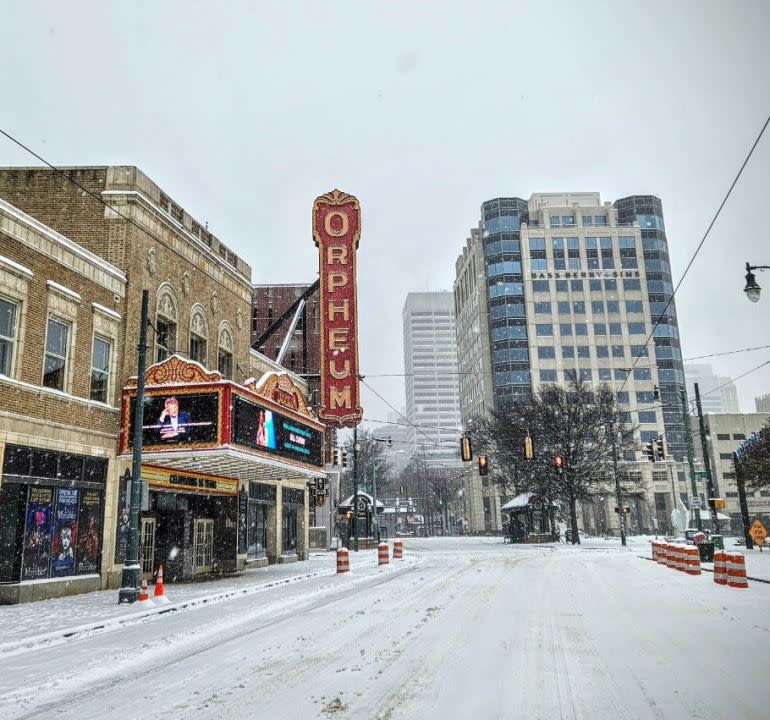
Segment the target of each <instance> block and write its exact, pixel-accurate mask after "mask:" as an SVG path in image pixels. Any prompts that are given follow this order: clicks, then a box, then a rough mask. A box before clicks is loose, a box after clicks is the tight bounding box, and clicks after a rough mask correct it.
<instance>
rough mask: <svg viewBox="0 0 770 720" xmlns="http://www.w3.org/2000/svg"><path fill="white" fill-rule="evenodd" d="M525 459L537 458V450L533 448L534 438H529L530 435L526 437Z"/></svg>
mask: <svg viewBox="0 0 770 720" xmlns="http://www.w3.org/2000/svg"><path fill="white" fill-rule="evenodd" d="M524 457H525V458H526V459H527V460H532V458H534V457H535V450H534V448H533V447H532V438H531V437H530V436H529V433H527V434H526V436H525V437H524Z"/></svg>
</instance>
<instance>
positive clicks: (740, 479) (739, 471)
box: [733, 453, 754, 550]
mask: <svg viewBox="0 0 770 720" xmlns="http://www.w3.org/2000/svg"><path fill="white" fill-rule="evenodd" d="M733 466H734V467H735V484H736V485H737V486H738V503H739V504H740V506H741V521H742V522H743V537H744V540H745V542H746V549H747V550H751V549H752V548H753V547H754V538H753V537H751V533H750V532H749V528H750V527H751V526H750V525H749V503H748V500H747V499H746V478H745V477H744V475H743V465H742V464H741V463H740V462H739V461H738V456H737V455H736V454H735V453H733Z"/></svg>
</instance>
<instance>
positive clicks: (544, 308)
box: [535, 302, 551, 315]
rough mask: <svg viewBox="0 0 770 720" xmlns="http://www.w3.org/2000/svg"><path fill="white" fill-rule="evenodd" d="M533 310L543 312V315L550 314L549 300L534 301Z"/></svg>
mask: <svg viewBox="0 0 770 720" xmlns="http://www.w3.org/2000/svg"><path fill="white" fill-rule="evenodd" d="M535 312H536V313H540V314H543V315H550V314H551V303H549V302H536V303H535Z"/></svg>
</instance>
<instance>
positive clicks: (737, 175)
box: [620, 115, 770, 391]
mask: <svg viewBox="0 0 770 720" xmlns="http://www.w3.org/2000/svg"><path fill="white" fill-rule="evenodd" d="M768 124H770V115H768V116H767V119H766V120H765V123H764V125H762V129H761V130H760V131H759V135H757V138H756V140H754V144H753V145H752V146H751V149H750V150H749V154H748V155H747V156H746V159H745V160H744V161H743V163H742V165H741V167H740V169H739V170H738V173H737V174H736V176H735V178H734V179H733V181H732V183H730V187H729V188H728V190H727V193H725V196H724V198H723V199H722V202H721V203H720V204H719V207H718V208H717V211H716V213H714V217H713V218H712V219H711V222H710V223H709V225H708V227H707V228H706V232H705V233H703V237H702V238H701V240H700V242H699V243H698V247H696V248H695V252H694V253H693V254H692V257H691V258H690V261H689V262H688V263H687V266H686V267H685V269H684V272H683V273H682V277H680V278H679V282H678V283H677V284H676V287H675V288H674V291H673V293H672V294H671V297H670V298H669V299H668V302H667V303H666V306H665V307H664V308H663V311H662V312H661V313H660V314H659V315H658V319H657V320H656V321H655V324H654V325H653V327H652V330H651V331H650V334H649V335H648V336H647V339H646V340H645V341H644V345H643V348H645V349H646V348H647V345H648V344H649V342H650V340H651V339H652V337H653V335H654V334H655V330H657V329H658V326H659V325H660V323H661V320H662V319H663V317H664V316H665V315H666V312H667V311H668V308H669V307H670V305H671V303H672V302H673V301H674V298H675V297H676V293H677V291H678V290H679V288H680V287H681V285H682V283H683V282H684V279H685V278H686V277H687V273H689V272H690V268H691V267H692V265H693V263H694V262H695V258H697V257H698V253H700V251H701V248H702V247H703V244H704V243H705V242H706V239H707V238H708V236H709V234H710V233H711V229H712V228H713V227H714V225H715V224H716V221H717V219H718V218H719V215H720V214H721V212H722V208H724V206H725V205H726V204H727V201H728V199H729V198H730V195H732V192H733V188H735V186H736V184H737V183H738V180H739V179H740V177H741V175H742V174H743V171H744V169H745V168H746V165H748V163H749V160H750V159H751V156H752V155H753V154H754V150H755V149H756V147H757V145H758V144H759V141H760V140H761V139H762V136H763V135H764V134H765V130H766V129H767V126H768ZM645 355H646V353H645ZM641 357H643V356H642V354H641V352H640V353H639V354H637V356H636V357H635V358H634V364H633V365H632V366H631V368H632V369H633V368H635V367H636V364H637V363H638V362H639V359H640V358H641ZM630 375H631V373H629V374H628V375H627V376H626V379H625V380H624V381H623V385H622V386H621V388H620V390H621V391H622V390H623V388H624V387H625V386H626V383H627V382H628V378H629V376H630Z"/></svg>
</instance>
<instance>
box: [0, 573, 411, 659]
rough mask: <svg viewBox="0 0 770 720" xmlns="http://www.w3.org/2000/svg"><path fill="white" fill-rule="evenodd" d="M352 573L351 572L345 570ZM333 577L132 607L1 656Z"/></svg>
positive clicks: (3, 649) (7, 648)
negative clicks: (129, 611) (136, 607)
mask: <svg viewBox="0 0 770 720" xmlns="http://www.w3.org/2000/svg"><path fill="white" fill-rule="evenodd" d="M417 562H418V560H417V558H415V559H414V561H413V562H410V563H405V564H404V565H407V564H408V565H412V566H413V565H416V564H417ZM393 567H394V569H396V568H398V565H395V566H393ZM347 574H349V575H350V574H352V573H347ZM326 576H328V577H329V578H334V577H336V576H337V573H336V570H335V569H331V570H316V571H314V572H310V573H305V574H303V575H294V576H292V577H288V578H285V579H279V580H272V581H270V582H267V583H261V584H259V585H249V586H247V587H243V588H238V589H236V590H228V591H225V592H220V593H216V594H214V595H206V596H202V597H197V598H190V599H189V600H180V601H179V602H172V603H169V604H165V605H160V606H156V607H150V608H147V609H144V610H139V611H134V612H131V613H125V614H123V615H117V616H115V617H111V618H109V619H107V620H102V621H98V620H97V621H93V622H90V623H87V624H83V625H76V626H74V627H70V628H64V629H62V630H57V631H55V632H49V633H42V634H40V635H33V636H28V637H25V638H19V639H18V640H10V641H8V642H5V643H2V644H0V657H9V656H11V655H16V654H20V653H23V652H27V651H29V650H34V649H36V648H39V647H51V646H54V645H60V644H62V643H63V642H66V641H68V640H72V639H74V638H78V637H80V636H83V635H88V634H90V633H92V632H96V631H109V630H112V629H114V628H117V627H120V626H121V625H131V624H134V623H137V622H141V621H142V620H146V619H147V618H151V617H155V616H156V615H164V614H166V613H171V612H177V611H180V610H188V609H192V608H195V607H198V606H203V605H207V604H215V603H218V602H222V601H224V600H229V599H231V598H234V597H241V596H244V595H256V594H257V593H260V592H264V591H267V590H270V589H272V588H275V587H278V586H282V585H292V584H294V583H298V582H301V581H303V580H310V579H311V578H316V577H326Z"/></svg>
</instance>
